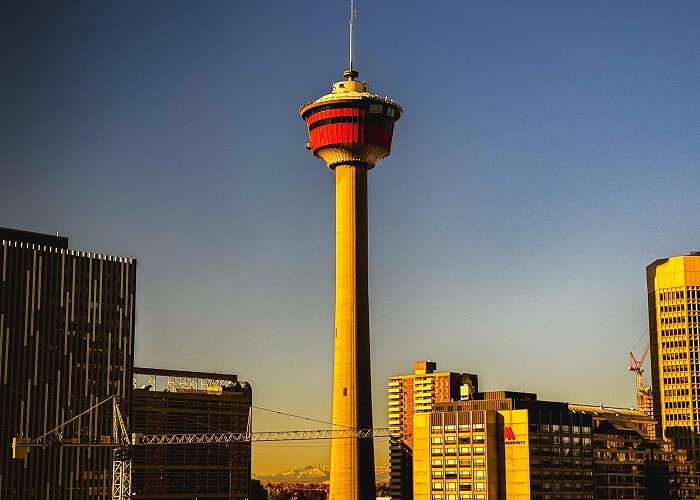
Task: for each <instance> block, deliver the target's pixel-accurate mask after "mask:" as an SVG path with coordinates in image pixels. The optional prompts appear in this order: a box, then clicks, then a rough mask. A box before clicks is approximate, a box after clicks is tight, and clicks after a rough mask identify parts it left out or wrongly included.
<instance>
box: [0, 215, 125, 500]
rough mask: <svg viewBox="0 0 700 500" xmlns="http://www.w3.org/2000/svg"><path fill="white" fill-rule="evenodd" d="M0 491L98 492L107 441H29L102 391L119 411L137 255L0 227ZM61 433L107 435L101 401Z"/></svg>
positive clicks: (80, 495) (106, 486)
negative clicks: (22, 441)
mask: <svg viewBox="0 0 700 500" xmlns="http://www.w3.org/2000/svg"><path fill="white" fill-rule="evenodd" d="M0 240H1V245H0V262H1V263H2V264H1V266H2V271H1V273H2V275H1V276H0V430H1V431H2V432H0V498H3V499H5V498H7V499H10V498H12V499H15V500H22V499H29V498H32V499H34V498H52V499H53V498H72V499H75V500H78V499H84V498H106V497H108V496H109V495H110V493H111V485H112V452H111V450H110V449H109V448H105V447H101V448H100V447H97V448H75V447H49V448H42V449H33V450H32V451H31V452H30V453H29V455H28V456H27V459H26V460H24V461H20V460H12V459H11V456H12V450H11V442H12V438H13V437H14V436H23V437H32V438H35V437H38V436H41V435H42V434H45V433H46V432H48V431H50V430H51V429H54V428H55V427H56V426H58V425H59V424H61V423H63V422H67V421H68V420H70V419H72V418H73V417H76V416H78V415H79V414H81V413H82V412H84V411H85V410H87V409H88V408H90V407H92V406H94V405H95V404H97V403H99V402H100V401H103V400H104V399H106V398H108V397H110V396H119V397H120V398H121V400H122V402H123V403H125V405H123V406H122V408H123V409H124V411H125V412H128V396H129V395H130V393H131V377H132V369H133V358H134V313H135V302H134V300H135V292H136V261H135V260H133V259H129V258H125V257H113V256H109V255H103V254H98V253H92V252H82V251H78V250H71V249H69V248H68V238H66V237H60V236H55V235H49V234H38V233H30V232H27V231H18V230H13V229H5V228H0ZM61 433H62V437H63V441H64V442H72V443H99V442H100V441H101V440H102V439H103V438H104V437H105V436H107V437H109V436H110V435H111V434H112V409H111V407H110V405H102V406H100V407H98V408H97V409H96V410H94V411H93V412H92V413H91V414H86V415H83V416H82V417H80V418H78V419H77V420H75V421H74V422H73V423H71V424H69V425H67V426H65V427H64V428H63V429H62V430H61Z"/></svg>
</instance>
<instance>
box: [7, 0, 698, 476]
mask: <svg viewBox="0 0 700 500" xmlns="http://www.w3.org/2000/svg"><path fill="white" fill-rule="evenodd" d="M356 7H357V9H358V11H359V12H358V14H359V15H358V19H357V24H356V34H357V36H358V39H357V50H356V62H355V66H356V68H357V69H358V70H359V71H360V73H361V77H362V78H363V79H366V80H367V81H369V82H370V83H371V84H372V88H373V89H377V90H379V91H384V90H385V89H386V90H387V91H390V92H391V95H390V97H391V98H395V99H396V100H397V101H399V102H401V104H402V105H403V106H404V107H405V109H406V110H407V113H406V114H405V115H404V117H403V118H402V120H401V134H398V135H397V137H396V138H395V144H394V149H393V151H392V153H393V154H392V157H391V158H389V159H387V160H385V161H384V162H383V163H382V164H381V165H380V166H381V168H379V169H376V171H374V172H372V183H371V185H370V189H369V206H370V210H371V211H372V214H373V219H372V220H371V221H370V225H369V240H370V255H369V261H370V266H369V280H370V296H371V300H372V309H371V311H370V320H371V329H372V348H371V351H372V380H373V384H372V388H373V401H374V405H373V406H374V425H375V426H376V427H383V426H385V423H386V420H387V408H386V400H387V398H386V395H387V389H386V385H387V382H388V378H389V376H390V375H396V374H400V373H405V372H406V371H407V370H409V369H410V367H411V366H412V363H413V362H414V361H415V360H418V359H426V358H429V359H432V360H434V361H437V362H438V365H439V367H440V369H443V370H447V371H466V372H469V373H474V374H477V375H478V376H479V378H480V386H482V388H483V390H492V389H494V388H504V389H512V390H525V391H529V392H535V393H537V394H538V395H539V397H541V398H542V399H549V400H557V401H559V400H561V401H571V402H574V403H584V404H585V403H590V404H597V403H599V402H603V403H604V404H606V405H608V406H634V404H635V397H634V384H635V381H634V376H633V374H628V373H627V371H626V365H627V357H628V352H629V351H630V350H631V349H632V347H633V346H634V345H635V344H637V342H639V344H640V347H639V348H640V349H642V348H643V346H644V345H645V342H646V341H640V340H639V339H640V337H642V336H643V335H645V334H647V335H648V333H647V330H648V319H647V303H646V281H645V273H644V268H645V267H646V266H647V265H648V264H649V263H651V262H653V261H654V260H656V259H657V258H664V257H668V256H672V255H681V254H687V253H688V252H690V251H692V250H700V243H699V242H698V240H697V227H696V226H695V225H694V224H693V223H695V224H696V223H697V222H696V218H697V217H696V211H695V210H694V201H695V199H696V190H697V186H698V185H699V184H700V182H698V181H700V174H699V173H698V169H697V165H698V163H699V162H698V160H700V146H698V143H697V140H696V138H697V136H698V132H700V130H699V129H700V117H699V116H698V112H697V110H698V109H700V106H698V104H700V103H699V102H698V101H699V100H700V97H699V96H698V95H697V92H696V90H695V89H696V87H697V81H698V80H699V79H700V63H699V62H698V61H697V58H695V57H694V54H695V52H696V51H697V48H698V46H700V34H699V33H698V32H697V30H696V26H697V24H698V21H700V8H699V7H698V6H696V5H695V4H693V3H691V2H679V3H677V4H674V7H675V8H674V9H670V8H669V7H668V6H667V5H665V4H662V3H661V2H650V3H647V4H643V5H639V4H637V3H633V2H619V3H615V4H614V5H607V4H606V3H605V2H592V3H587V4H586V5H580V4H576V3H573V2H563V3H557V4H537V5H533V6H528V5H520V4H511V3H502V2H498V3H493V4H488V5H486V4H478V3H469V4H465V3H459V2H444V3H440V4H436V5H434V6H432V7H431V8H430V9H427V8H426V5H425V4H424V3H420V2H401V3H400V4H399V3H398V2H383V3H369V2H359V3H358V5H357V6H356ZM5 10H6V12H5V13H6V15H5V16H3V18H4V21H3V22H4V23H6V24H7V26H6V28H7V29H5V30H3V31H4V32H5V33H6V37H7V38H8V46H9V47H11V49H12V50H10V51H8V52H7V53H4V54H3V55H2V56H1V57H2V58H3V62H4V63H5V67H8V68H12V69H13V70H12V71H10V72H8V75H7V81H6V82H5V83H4V85H3V89H4V90H3V92H2V96H3V101H4V104H5V107H6V109H7V111H8V112H7V113H6V115H5V119H4V120H2V122H0V127H1V128H0V133H1V135H2V137H3V139H2V140H0V165H2V174H3V179H4V182H3V183H1V185H0V214H2V220H1V221H0V225H2V226H8V227H14V228H18V229H25V230H30V231H37V232H47V233H52V232H55V231H57V230H58V231H60V232H61V234H66V235H67V236H69V237H70V238H71V242H72V247H74V248H78V249H85V250H91V251H97V252H105V253H109V254H116V255H126V256H129V257H133V258H136V259H138V261H139V270H138V278H137V280H138V287H139V293H138V298H137V325H136V337H135V338H136V350H135V359H136V364H137V365H142V366H143V365H147V366H159V367H174V366H177V367H178V368H182V369H189V370H202V371H221V372H235V373H237V374H239V375H240V376H241V378H242V379H244V380H248V381H250V382H251V384H252V386H253V387H255V394H254V399H253V405H255V406H259V407H265V408H271V409H276V410H280V411H284V412H287V413H293V414H301V415H306V416H309V417H312V418H315V419H318V420H325V421H329V420H330V415H331V410H330V409H331V381H332V379H331V377H330V376H329V374H330V373H331V371H332V368H331V367H332V362H331V360H332V351H333V337H332V328H333V314H332V310H333V288H334V255H333V248H334V241H333V238H332V236H331V235H332V232H333V225H334V218H333V196H332V192H333V189H332V185H333V178H332V175H324V174H328V173H327V172H326V173H324V172H322V169H324V168H325V166H324V165H323V163H322V162H320V161H318V162H314V161H312V160H311V159H310V158H309V157H308V152H306V151H305V150H304V148H303V146H304V144H305V142H306V138H305V135H306V130H305V128H304V125H303V123H301V122H300V120H299V119H298V116H297V115H296V112H297V109H298V104H299V103H300V102H304V101H306V100H308V99H311V98H314V97H315V96H317V95H321V94H324V93H327V92H328V90H329V89H330V85H331V84H332V83H333V82H334V81H336V80H337V78H338V75H339V74H340V73H341V72H342V70H343V69H346V67H345V66H346V43H347V40H346V31H345V30H346V26H347V19H346V17H347V5H346V2H338V3H337V4H331V5H329V4H328V3H327V2H308V3H305V4H303V5H274V6H273V5H234V4H223V3H220V4H216V3H212V4H210V5H207V6H206V7H202V6H201V5H199V4H194V3H191V2H149V3H148V4H143V5H141V4H136V3H133V4H131V3H125V4H120V5H101V6H97V5H94V4H90V3H89V2H77V3H74V4H71V5H68V6H57V5H42V6H41V8H38V4H34V3H32V2H27V3H19V2H15V4H14V5H11V6H9V7H6V9H5ZM319 21H322V22H319ZM283 78H284V81H283V82H282V79H283ZM263 136H264V137H265V138H266V140H265V142H263V141H262V137H263ZM270 137H272V138H274V140H273V141H270V140H269V139H270ZM693 195H695V196H693ZM263 363H264V365H263ZM261 366H266V368H267V369H266V371H265V372H262V371H261V369H260V367H261ZM270 367H272V369H273V372H274V373H275V375H276V376H275V377H270V376H269V371H270ZM543 367H544V368H546V369H543ZM645 368H646V373H645V381H646V383H647V384H648V383H650V378H649V365H648V364H647V365H646V366H645ZM552 373H555V374H556V375H557V376H556V377H551V374H552ZM254 419H255V420H254V422H255V423H254V425H255V426H256V428H257V430H282V429H302V428H315V427H319V426H320V425H321V424H319V423H317V422H315V423H309V422H305V421H301V420H292V419H287V418H285V417H282V416H279V415H275V414H271V413H269V412H263V411H261V410H256V412H255V414H254ZM329 450H330V446H329V444H328V443H309V444H305V445H299V444H281V445H278V444H274V445H254V446H253V471H254V472H257V473H266V472H277V471H279V470H280V469H285V468H293V467H296V466H303V465H307V464H310V463H318V462H325V463H328V461H329V460H328V458H327V457H329ZM377 450H378V451H377V454H376V456H377V463H378V464H382V463H387V461H388V445H387V444H386V442H385V441H379V443H378V445H377Z"/></svg>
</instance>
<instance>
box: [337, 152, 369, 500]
mask: <svg viewBox="0 0 700 500" xmlns="http://www.w3.org/2000/svg"><path fill="white" fill-rule="evenodd" d="M335 200H336V212H335V220H336V229H335V236H336V243H335V244H336V247H335V252H336V253H335V256H336V270H335V340H334V357H333V426H334V427H333V428H334V429H347V428H360V429H371V428H372V390H371V375H370V343H369V294H368V284H367V169H366V168H364V167H360V166H350V165H338V166H336V168H335ZM330 484H331V488H330V499H331V500H341V499H342V500H353V499H355V500H363V499H367V498H375V482H374V446H373V442H372V439H335V440H333V442H332V444H331V479H330Z"/></svg>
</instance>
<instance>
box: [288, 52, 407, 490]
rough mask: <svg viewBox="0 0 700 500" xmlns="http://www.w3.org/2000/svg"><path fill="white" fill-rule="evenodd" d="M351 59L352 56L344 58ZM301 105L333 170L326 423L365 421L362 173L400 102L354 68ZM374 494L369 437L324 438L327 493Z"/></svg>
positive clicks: (380, 148) (368, 412)
mask: <svg viewBox="0 0 700 500" xmlns="http://www.w3.org/2000/svg"><path fill="white" fill-rule="evenodd" d="M351 61H352V59H351ZM350 67H351V69H349V70H348V71H345V73H344V74H343V76H344V77H345V78H346V79H345V80H343V81H340V82H337V83H335V84H334V85H333V89H332V92H331V93H330V94H327V95H324V96H322V97H320V98H319V99H316V100H315V101H313V102H310V103H308V104H306V105H304V106H302V108H301V110H300V114H301V116H302V118H303V119H304V120H305V121H306V124H307V126H308V131H309V142H308V143H307V148H308V149H309V150H310V151H311V152H312V153H313V154H314V156H317V157H318V158H321V159H323V160H324V161H325V162H326V163H327V164H328V167H329V168H330V169H331V170H334V171H335V200H336V201H335V203H336V212H335V244H336V252H335V258H336V264H335V265H336V272H335V329H334V354H333V356H334V357H333V428H334V429H348V428H352V429H354V428H362V429H369V428H371V427H372V392H371V380H370V341H369V297H368V286H367V172H368V171H369V170H370V169H372V168H373V167H374V166H375V164H376V163H377V161H378V160H380V159H382V158H385V157H386V156H388V155H389V152H390V150H391V140H392V135H393V130H394V123H395V122H396V121H397V120H398V119H399V118H400V117H401V113H402V109H401V107H400V106H399V105H398V104H397V103H395V102H394V101H392V100H389V99H386V98H382V97H379V96H377V95H374V94H371V93H370V92H369V86H368V85H367V83H365V82H362V81H359V80H357V76H358V73H357V71H353V70H352V63H351V65H350ZM374 497H375V484H374V449H373V443H372V439H366V438H364V439H337V440H333V441H332V445H331V478H330V498H331V499H343V500H352V499H357V500H360V499H367V498H374Z"/></svg>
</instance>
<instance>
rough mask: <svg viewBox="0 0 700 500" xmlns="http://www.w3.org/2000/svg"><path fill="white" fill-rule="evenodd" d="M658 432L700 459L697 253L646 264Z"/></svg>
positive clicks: (699, 261) (699, 262)
mask: <svg viewBox="0 0 700 500" xmlns="http://www.w3.org/2000/svg"><path fill="white" fill-rule="evenodd" d="M646 272H647V291H648V303H649V335H650V343H651V368H652V370H651V373H652V384H653V387H654V390H653V398H654V416H655V418H656V420H657V422H658V425H657V436H658V437H667V438H671V439H673V440H674V442H675V445H676V447H678V448H681V449H685V450H687V451H688V456H689V457H690V458H693V459H695V460H696V461H697V460H698V459H700V253H697V252H696V253H694V254H691V255H683V256H677V257H669V258H667V259H660V260H657V261H655V262H653V263H651V264H649V265H648V266H647V269H646Z"/></svg>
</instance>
